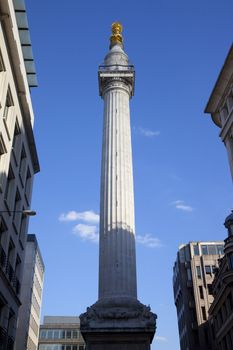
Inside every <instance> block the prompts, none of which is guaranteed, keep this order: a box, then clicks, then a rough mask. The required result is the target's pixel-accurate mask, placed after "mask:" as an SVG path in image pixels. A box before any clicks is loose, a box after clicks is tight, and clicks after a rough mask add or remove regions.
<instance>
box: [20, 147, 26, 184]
mask: <svg viewBox="0 0 233 350" xmlns="http://www.w3.org/2000/svg"><path fill="white" fill-rule="evenodd" d="M26 169H27V158H26V152H25V148H24V147H22V151H21V158H20V166H19V175H20V180H21V183H22V186H24V185H25V183H24V182H25V175H26Z"/></svg>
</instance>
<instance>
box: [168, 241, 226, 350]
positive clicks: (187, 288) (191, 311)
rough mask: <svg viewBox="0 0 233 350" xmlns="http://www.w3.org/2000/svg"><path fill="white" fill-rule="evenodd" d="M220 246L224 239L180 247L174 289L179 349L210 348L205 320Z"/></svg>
mask: <svg viewBox="0 0 233 350" xmlns="http://www.w3.org/2000/svg"><path fill="white" fill-rule="evenodd" d="M223 249H224V242H190V243H188V244H186V245H181V246H180V247H179V251H178V253H177V259H176V262H175V264H174V267H173V290H174V301H175V305H176V310H177V320H178V328H179V338H180V348H181V350H207V349H210V348H211V339H210V336H209V329H208V322H207V320H208V312H209V308H210V306H211V304H212V303H213V290H212V282H213V279H214V273H215V269H216V268H217V267H218V264H219V259H220V258H221V257H222V256H223Z"/></svg>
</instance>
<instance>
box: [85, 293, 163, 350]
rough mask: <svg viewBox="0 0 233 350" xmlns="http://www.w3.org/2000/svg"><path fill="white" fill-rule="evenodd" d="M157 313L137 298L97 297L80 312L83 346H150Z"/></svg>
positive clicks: (142, 349)
mask: <svg viewBox="0 0 233 350" xmlns="http://www.w3.org/2000/svg"><path fill="white" fill-rule="evenodd" d="M156 318H157V316H156V315H155V314H153V313H152V312H151V311H150V307H149V306H145V305H143V304H141V303H140V302H139V301H138V300H131V299H127V298H122V299H119V300H115V299H108V300H102V301H101V300H100V301H98V302H96V303H95V304H94V305H92V306H91V307H89V308H87V311H86V312H85V313H84V314H82V315H80V320H81V325H80V329H81V332H82V336H83V338H84V340H85V342H86V347H87V348H86V349H87V350H150V344H151V342H152V339H153V336H154V333H155V329H156Z"/></svg>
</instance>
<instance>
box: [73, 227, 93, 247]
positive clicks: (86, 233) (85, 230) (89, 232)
mask: <svg viewBox="0 0 233 350" xmlns="http://www.w3.org/2000/svg"><path fill="white" fill-rule="evenodd" d="M73 233H74V234H75V235H77V236H78V237H80V238H81V239H82V240H84V241H91V242H93V243H98V241H99V232H98V227H97V226H96V225H86V224H77V225H76V226H74V228H73Z"/></svg>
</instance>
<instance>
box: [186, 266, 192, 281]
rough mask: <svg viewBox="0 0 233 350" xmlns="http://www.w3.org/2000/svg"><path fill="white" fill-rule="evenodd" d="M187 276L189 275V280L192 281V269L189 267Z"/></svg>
mask: <svg viewBox="0 0 233 350" xmlns="http://www.w3.org/2000/svg"><path fill="white" fill-rule="evenodd" d="M187 277H188V281H192V275H191V270H190V269H187Z"/></svg>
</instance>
